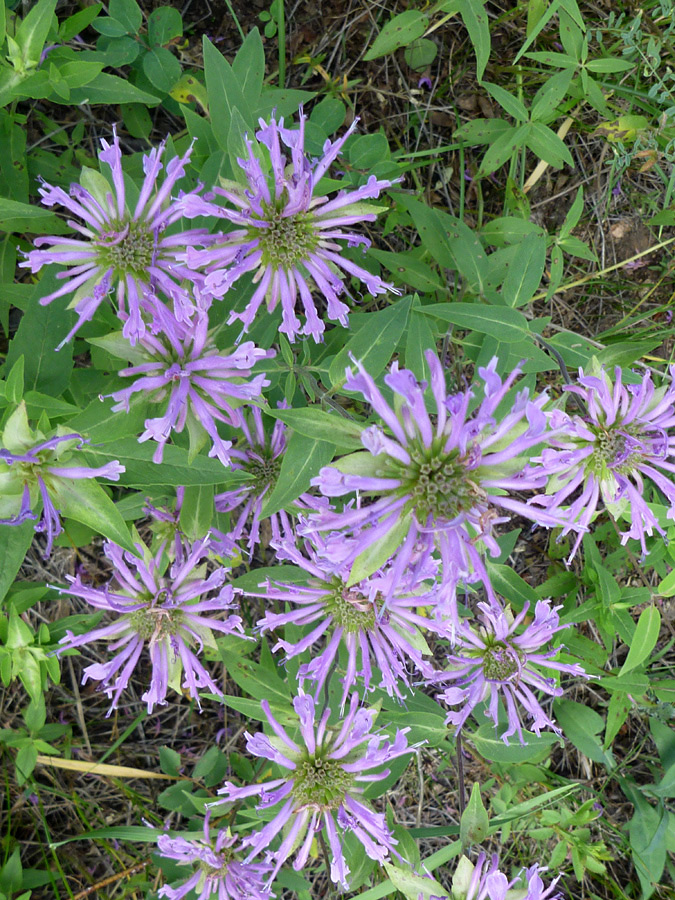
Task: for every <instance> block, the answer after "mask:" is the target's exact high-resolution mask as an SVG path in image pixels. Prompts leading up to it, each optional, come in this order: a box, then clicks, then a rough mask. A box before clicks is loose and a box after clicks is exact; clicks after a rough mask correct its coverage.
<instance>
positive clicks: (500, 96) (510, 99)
mask: <svg viewBox="0 0 675 900" xmlns="http://www.w3.org/2000/svg"><path fill="white" fill-rule="evenodd" d="M483 87H484V88H485V89H486V90H487V92H488V94H490V96H491V97H492V98H493V99H494V100H496V101H497V103H499V105H500V106H501V108H502V109H503V110H504V112H507V113H508V114H509V115H510V116H511V117H512V118H514V119H515V120H516V121H517V122H527V121H528V119H529V115H528V112H527V110H526V109H525V107H524V106H523V104H522V103H521V101H520V100H519V99H518V98H517V97H514V95H513V94H510V93H509V92H508V91H507V90H505V89H504V88H503V87H500V86H499V85H498V84H492V83H491V82H490V81H484V82H483Z"/></svg>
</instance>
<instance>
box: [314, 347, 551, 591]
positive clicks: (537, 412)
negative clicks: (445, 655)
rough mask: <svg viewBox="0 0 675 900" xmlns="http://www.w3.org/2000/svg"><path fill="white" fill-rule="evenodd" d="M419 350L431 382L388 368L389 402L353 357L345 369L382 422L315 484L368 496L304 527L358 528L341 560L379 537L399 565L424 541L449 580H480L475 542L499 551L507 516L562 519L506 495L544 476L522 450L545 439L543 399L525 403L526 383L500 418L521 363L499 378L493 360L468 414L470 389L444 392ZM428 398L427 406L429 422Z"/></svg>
mask: <svg viewBox="0 0 675 900" xmlns="http://www.w3.org/2000/svg"><path fill="white" fill-rule="evenodd" d="M425 356H426V360H427V364H428V366H429V370H430V373H431V379H430V385H427V384H426V383H422V384H420V383H419V382H418V381H417V380H416V379H415V376H414V375H413V373H412V372H410V371H409V370H408V369H400V368H399V366H398V363H397V362H394V363H393V364H392V366H391V371H390V373H389V374H388V375H386V376H385V379H384V381H385V384H386V385H387V387H388V388H390V389H391V390H392V391H393V392H394V395H395V397H396V403H395V406H394V407H392V406H391V405H390V404H389V403H388V402H387V400H386V399H385V397H384V395H383V394H382V392H381V391H380V389H379V387H378V386H377V385H376V383H375V381H374V380H373V378H372V377H371V376H370V375H369V374H368V372H367V371H366V370H365V368H364V367H363V366H362V365H361V364H360V363H359V362H358V361H357V362H356V366H357V370H358V373H357V374H356V375H354V374H353V372H352V371H351V369H348V370H347V380H346V383H345V388H346V389H347V390H349V391H355V392H357V393H360V394H361V395H362V396H363V397H364V398H365V399H366V401H367V402H368V403H369V404H370V406H371V407H372V408H373V411H374V412H375V413H376V414H377V415H378V416H379V417H380V418H381V420H382V423H383V425H379V424H374V425H370V426H369V427H367V428H366V429H364V431H363V432H362V435H361V442H362V443H363V446H364V447H365V450H363V451H359V452H357V453H354V454H351V455H349V456H346V457H343V458H342V459H340V460H339V461H338V462H337V463H336V464H334V465H332V466H328V467H325V468H323V469H322V470H321V472H320V473H319V476H318V477H317V478H315V479H314V481H313V482H312V483H313V484H315V485H316V486H317V487H318V488H319V489H320V490H321V492H322V493H323V494H324V495H325V496H328V497H339V496H342V495H344V494H348V493H350V492H358V493H359V494H360V495H362V496H363V497H364V498H367V500H368V502H363V503H360V504H358V505H356V506H353V505H350V506H348V507H346V508H345V509H344V510H342V511H338V512H336V511H329V512H327V513H325V514H316V515H313V516H310V517H309V520H308V523H307V525H306V527H305V531H306V532H307V533H311V532H313V531H334V532H338V531H339V532H342V533H348V534H352V535H356V534H358V541H355V542H354V544H355V546H354V549H353V551H352V553H351V555H350V556H348V557H347V558H346V559H345V562H353V561H354V559H355V558H356V556H357V555H358V554H359V553H361V552H363V549H364V548H365V547H369V546H372V545H374V544H376V543H380V544H382V545H384V546H385V547H386V549H387V551H388V552H387V554H386V555H388V556H392V555H394V553H396V556H397V560H398V564H399V566H401V567H402V568H405V566H407V564H408V563H409V562H410V560H411V555H412V552H413V548H414V547H415V544H416V543H417V542H418V541H420V540H422V541H425V542H426V543H427V544H428V545H429V546H430V547H432V546H434V544H435V545H436V546H437V547H438V549H439V551H440V555H441V559H442V563H443V570H444V575H445V577H446V578H451V577H452V578H454V579H455V580H456V579H457V578H471V577H474V578H478V579H479V580H486V578H487V574H486V571H485V567H484V564H483V561H482V554H481V551H480V550H479V549H477V547H476V545H477V543H481V544H482V545H484V546H485V547H486V548H487V549H488V550H489V552H490V553H492V554H493V555H495V556H497V555H498V554H499V552H500V551H499V546H498V544H497V541H496V537H495V525H496V524H497V523H499V522H505V521H508V517H509V515H510V514H517V515H520V516H525V517H527V518H528V519H531V520H533V521H535V522H536V523H537V524H539V525H547V526H549V527H553V526H556V525H562V524H563V523H564V519H563V518H562V516H561V514H560V512H558V511H556V510H554V509H550V510H547V511H546V512H544V511H542V510H538V509H535V508H533V507H532V506H531V505H530V504H528V503H525V502H523V501H521V500H519V499H517V498H516V497H514V496H513V492H516V491H517V492H521V491H539V490H540V489H541V488H543V487H544V486H545V484H546V478H547V475H546V472H545V471H544V470H543V468H541V467H536V466H531V465H529V453H530V451H531V449H532V448H533V447H535V446H536V445H538V444H541V443H542V442H543V441H545V440H546V439H547V437H548V427H547V426H548V420H547V417H546V416H545V415H544V412H543V411H542V410H543V407H544V405H545V403H546V400H547V398H546V395H544V394H542V395H540V396H539V397H537V398H535V399H530V397H529V394H528V391H527V389H525V390H523V391H521V392H520V393H519V394H517V395H516V398H515V400H513V401H512V402H511V403H510V410H509V411H508V412H507V413H506V414H505V415H502V416H501V417H499V418H498V417H497V410H498V407H500V405H501V404H502V402H504V401H505V398H506V397H507V394H508V392H509V391H510V389H511V387H512V386H513V384H514V381H515V379H516V378H517V376H518V369H515V370H514V371H513V372H512V373H511V375H509V377H508V378H507V379H506V380H505V381H502V379H501V377H500V376H499V375H498V374H497V371H496V365H497V360H496V358H495V359H493V360H492V361H491V362H490V364H489V365H488V366H487V367H485V368H480V369H479V370H478V371H479V375H480V377H481V379H482V382H483V385H482V387H483V399H482V401H481V403H480V405H479V406H478V408H477V409H476V410H475V411H474V412H473V413H472V414H469V406H470V403H471V400H472V399H473V392H472V391H471V390H466V391H462V392H461V393H458V394H450V395H449V394H448V392H447V389H446V386H445V375H444V372H443V368H442V366H441V363H440V361H439V359H438V357H437V356H436V354H435V353H434V352H432V351H430V350H429V351H427V352H426V354H425ZM428 388H430V395H429V391H428ZM427 401H428V402H429V404H433V406H432V408H434V410H435V421H433V420H432V418H431V416H430V415H429V412H428V410H427ZM383 426H384V427H383ZM505 514H506V515H505Z"/></svg>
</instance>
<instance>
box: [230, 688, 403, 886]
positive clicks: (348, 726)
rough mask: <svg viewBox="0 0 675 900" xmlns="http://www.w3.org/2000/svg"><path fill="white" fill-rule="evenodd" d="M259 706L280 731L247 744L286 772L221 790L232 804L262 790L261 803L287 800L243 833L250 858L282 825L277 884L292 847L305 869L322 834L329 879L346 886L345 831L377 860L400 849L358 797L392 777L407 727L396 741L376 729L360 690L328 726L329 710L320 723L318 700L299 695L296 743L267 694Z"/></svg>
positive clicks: (250, 739) (276, 863) (377, 816)
mask: <svg viewBox="0 0 675 900" xmlns="http://www.w3.org/2000/svg"><path fill="white" fill-rule="evenodd" d="M261 706H262V708H263V711H264V713H265V716H266V717H267V721H268V723H269V725H270V727H271V729H272V731H273V732H274V735H275V737H274V738H270V737H268V736H267V735H266V734H263V733H262V732H260V733H258V734H255V735H251V734H248V733H247V735H246V743H247V749H248V751H249V752H250V753H252V754H253V755H254V756H260V757H262V758H264V759H269V760H270V761H272V762H273V763H275V764H276V765H277V766H279V768H281V769H285V770H286V774H285V775H283V776H281V777H279V778H274V779H272V781H266V782H264V783H262V784H252V785H247V786H245V787H236V785H234V784H232V783H231V782H229V781H228V782H226V783H225V786H224V787H223V788H221V790H220V791H219V793H220V794H222V795H223V797H224V798H225V801H229V802H236V801H237V800H244V799H246V798H247V797H254V796H256V795H257V796H259V797H260V807H261V808H268V807H270V806H276V805H278V804H281V808H280V809H279V810H278V812H277V813H276V815H275V816H274V818H273V819H272V820H271V821H270V822H268V823H267V824H266V825H265V826H264V827H263V828H261V829H260V830H259V831H254V832H253V833H252V834H249V835H247V836H246V837H245V838H243V840H242V845H243V846H245V847H249V848H250V851H249V853H248V856H247V857H246V859H245V862H247V863H248V862H251V861H252V860H253V859H255V857H256V856H258V854H259V853H261V852H262V851H263V850H264V849H265V848H267V847H269V845H270V844H271V842H272V841H273V840H274V838H275V837H276V835H277V834H279V832H280V831H281V830H282V829H284V838H283V840H282V842H281V844H280V846H279V848H278V849H277V850H276V851H274V852H272V853H271V857H270V858H271V859H273V860H274V869H273V872H272V873H271V875H270V882H271V881H272V880H273V879H274V877H275V876H276V873H277V872H278V871H279V869H280V868H281V866H282V865H283V863H284V862H285V861H286V860H287V859H288V858H289V857H290V856H292V855H293V854H294V853H295V860H294V862H293V868H294V869H302V868H303V866H304V865H305V863H306V862H307V859H308V857H309V851H310V848H311V846H312V841H313V840H314V838H315V836H316V834H317V833H319V832H322V833H323V834H324V835H325V837H326V840H327V841H328V846H329V848H330V855H331V867H330V875H331V878H332V880H333V881H334V882H336V883H339V884H341V885H343V886H344V887H346V886H347V884H348V882H347V876H348V875H349V867H348V865H347V861H346V860H345V856H344V849H343V843H342V838H341V836H342V835H344V834H346V833H348V832H351V833H353V834H354V835H355V836H356V837H357V839H358V840H359V841H360V843H361V844H362V846H363V849H364V850H365V852H366V853H367V854H368V856H369V857H370V858H371V859H375V860H377V861H378V862H383V861H384V860H385V859H386V858H387V857H388V856H389V854H390V853H396V851H395V849H394V848H395V846H396V843H397V841H396V839H395V838H394V836H393V834H392V833H391V831H390V829H389V828H388V826H387V823H386V821H385V818H384V816H383V815H382V814H381V813H377V812H374V810H372V809H371V808H370V807H369V806H368V805H367V804H366V803H365V802H364V800H363V799H362V798H361V796H360V795H361V794H362V793H363V790H364V787H365V786H366V785H367V784H370V783H371V782H373V781H379V780H381V779H383V778H386V776H387V775H388V774H389V771H388V770H387V769H383V768H382V766H385V765H386V764H387V763H388V762H390V761H391V760H392V759H395V758H396V757H398V756H401V755H403V754H406V753H409V752H410V748H409V747H408V742H407V740H406V737H405V733H406V731H408V729H403V730H401V731H397V732H396V737H395V739H394V741H393V742H389V741H388V740H386V739H385V736H384V735H381V734H378V733H377V732H373V731H372V730H371V729H372V726H373V720H374V718H375V711H374V710H372V709H366V708H364V707H362V706H360V700H359V696H358V694H357V693H354V694H352V699H351V703H350V706H349V711H348V712H347V715H346V716H345V717H344V719H343V720H342V721H341V723H340V724H339V725H338V726H336V727H335V728H332V727H329V724H328V723H329V719H330V709H326V710H324V711H323V712H319V716H318V722H317V709H316V704H315V702H314V700H313V699H312V697H310V696H308V695H303V694H301V695H300V696H298V697H296V698H295V700H294V701H293V708H294V710H295V713H296V716H297V719H298V727H299V731H300V739H301V743H300V744H298V743H296V741H294V740H293V739H292V738H291V737H290V735H289V734H288V732H287V731H286V729H285V728H284V727H283V726H282V725H281V724H280V723H279V722H278V721H277V720H276V718H275V717H274V716H273V715H272V712H271V710H270V706H269V703H268V702H267V701H266V700H263V701H261Z"/></svg>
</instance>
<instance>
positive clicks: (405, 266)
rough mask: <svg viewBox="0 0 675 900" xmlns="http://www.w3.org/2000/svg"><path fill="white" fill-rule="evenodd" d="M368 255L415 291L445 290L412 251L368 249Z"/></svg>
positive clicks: (429, 269) (431, 270)
mask: <svg viewBox="0 0 675 900" xmlns="http://www.w3.org/2000/svg"><path fill="white" fill-rule="evenodd" d="M368 255H369V256H372V257H373V259H376V260H377V261H378V262H380V263H382V265H383V266H386V268H387V269H388V270H389V271H390V272H391V273H392V274H394V275H395V276H396V277H397V280H398V281H402V282H403V283H404V284H409V285H410V287H413V288H415V290H416V291H422V292H423V293H430V292H432V291H442V290H445V285H444V284H443V283H442V282H441V280H440V278H439V277H438V275H437V274H436V272H435V271H434V270H433V269H432V268H431V267H430V266H429V264H428V263H425V262H423V261H422V260H421V259H420V258H419V257H418V256H416V255H415V254H414V253H407V252H406V251H401V252H400V253H390V252H389V251H388V250H372V249H371V250H369V251H368ZM411 324H412V323H411Z"/></svg>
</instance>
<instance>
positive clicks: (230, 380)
mask: <svg viewBox="0 0 675 900" xmlns="http://www.w3.org/2000/svg"><path fill="white" fill-rule="evenodd" d="M158 321H159V322H161V325H162V329H161V331H158V333H157V334H156V335H152V334H145V335H144V337H142V338H141V340H140V343H139V347H138V348H136V349H135V351H134V352H135V355H136V358H137V359H138V361H139V365H135V366H131V367H130V368H128V369H123V370H122V371H121V372H120V373H119V374H120V375H121V376H122V377H123V378H133V377H134V376H138V377H137V378H136V380H135V381H134V382H133V384H132V385H131V386H130V387H127V388H123V389H122V390H119V391H115V392H114V393H113V394H112V395H111V396H112V398H113V399H114V400H116V401H117V403H116V404H115V406H113V411H114V412H118V411H120V410H126V411H127V412H128V411H129V401H130V400H131V398H132V397H133V396H134V394H137V393H141V392H142V393H143V394H145V395H146V397H147V399H148V400H150V402H152V403H165V406H164V409H165V412H164V414H163V415H161V416H157V417H155V418H150V419H146V420H145V431H144V432H143V434H142V435H141V436H140V437H139V439H138V440H139V441H141V442H142V441H148V440H153V441H156V442H157V445H158V446H157V450H156V451H155V455H154V457H153V459H154V461H155V462H156V463H160V462H161V461H162V456H163V452H164V445H165V444H166V443H167V441H168V440H169V437H170V435H171V432H172V431H175V432H177V433H180V432H182V431H183V429H184V428H185V426H186V424H187V425H188V430H189V432H190V434H191V437H193V436H194V434H195V431H196V432H201V434H204V432H205V433H206V435H208V437H209V438H210V439H211V441H212V446H211V450H210V451H209V456H212V457H213V456H215V457H217V458H218V459H219V460H220V461H221V462H222V463H223V465H229V463H230V454H229V449H230V447H231V446H232V442H231V441H224V440H223V439H222V438H221V437H220V435H219V433H218V428H217V425H216V423H217V422H224V423H226V424H228V425H235V426H237V425H240V424H241V415H240V413H239V412H238V411H237V410H236V407H238V406H239V404H241V403H243V402H245V401H246V400H252V399H254V398H255V397H259V396H260V392H261V391H262V389H263V387H265V386H266V385H267V384H269V381H268V380H267V379H266V377H265V375H264V374H260V375H255V376H254V377H253V378H251V379H250V380H249V381H246V380H245V379H247V378H249V376H250V375H251V369H252V368H253V367H254V366H255V364H256V363H257V362H258V361H259V360H262V359H267V358H269V357H271V356H274V351H273V350H261V349H259V348H258V347H256V346H255V344H254V343H253V342H252V341H246V342H245V343H243V344H240V345H239V346H238V347H237V348H236V349H235V350H233V351H232V353H229V354H226V355H225V354H221V352H220V351H219V350H218V349H217V347H216V346H215V344H214V343H213V341H212V339H211V337H210V336H209V333H208V318H207V314H206V313H205V312H201V311H200V312H199V313H197V314H196V316H195V321H194V322H193V323H192V324H186V323H183V322H179V321H178V320H177V319H176V318H175V317H174V316H172V315H171V313H170V312H169V310H166V309H165V310H164V311H163V313H162V315H161V318H160V319H158ZM122 352H123V351H120V353H122ZM167 398H168V399H167Z"/></svg>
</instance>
